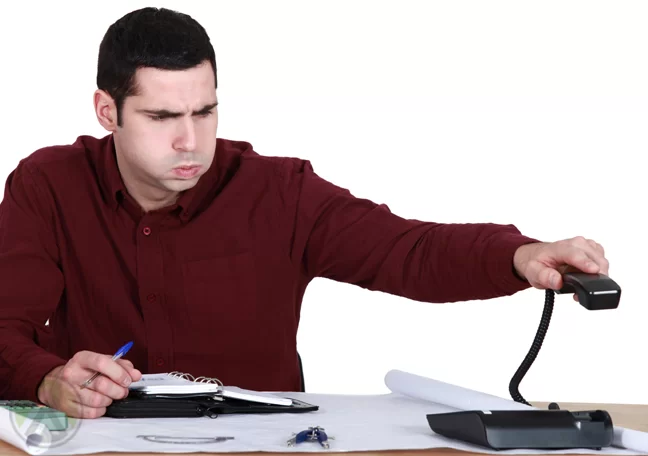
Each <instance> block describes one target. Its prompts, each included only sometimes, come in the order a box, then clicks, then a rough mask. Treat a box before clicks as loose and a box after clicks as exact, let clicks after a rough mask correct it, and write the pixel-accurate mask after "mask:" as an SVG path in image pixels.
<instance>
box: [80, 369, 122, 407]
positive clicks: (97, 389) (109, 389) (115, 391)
mask: <svg viewBox="0 0 648 456" xmlns="http://www.w3.org/2000/svg"><path fill="white" fill-rule="evenodd" d="M86 389H87V390H89V391H90V392H91V393H100V394H101V395H102V396H105V397H108V398H110V399H123V398H125V397H126V396H128V388H126V387H124V386H121V385H118V384H117V383H115V382H114V381H112V379H110V378H108V377H104V376H103V375H100V376H99V377H97V378H96V379H94V381H93V382H92V383H90V384H89V385H88V386H87V387H86V388H84V389H83V390H82V391H85V390H86ZM83 402H85V401H83Z"/></svg>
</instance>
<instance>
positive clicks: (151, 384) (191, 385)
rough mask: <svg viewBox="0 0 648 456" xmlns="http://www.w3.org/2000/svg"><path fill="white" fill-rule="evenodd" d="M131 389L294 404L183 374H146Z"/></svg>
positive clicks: (273, 396)
mask: <svg viewBox="0 0 648 456" xmlns="http://www.w3.org/2000/svg"><path fill="white" fill-rule="evenodd" d="M129 389H131V390H133V391H138V392H141V393H145V394H156V395H183V394H184V395H186V394H206V395H215V396H222V397H223V398H231V399H239V400H243V401H251V402H260V403H264V404H274V405H286V406H290V405H292V403H293V402H292V399H289V398H284V397H280V396H277V395H275V394H271V393H265V392H259V391H252V390H246V389H242V388H238V387H235V386H224V385H223V383H222V382H221V381H220V380H218V379H217V378H210V377H194V376H192V375H191V374H185V373H182V372H168V373H162V374H144V375H142V378H141V379H140V380H139V381H137V382H133V383H131V385H130V386H129Z"/></svg>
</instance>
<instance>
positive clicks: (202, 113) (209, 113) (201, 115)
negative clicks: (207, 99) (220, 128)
mask: <svg viewBox="0 0 648 456" xmlns="http://www.w3.org/2000/svg"><path fill="white" fill-rule="evenodd" d="M212 114H213V112H212V111H206V112H201V113H199V114H198V117H209V116H211V115H212Z"/></svg>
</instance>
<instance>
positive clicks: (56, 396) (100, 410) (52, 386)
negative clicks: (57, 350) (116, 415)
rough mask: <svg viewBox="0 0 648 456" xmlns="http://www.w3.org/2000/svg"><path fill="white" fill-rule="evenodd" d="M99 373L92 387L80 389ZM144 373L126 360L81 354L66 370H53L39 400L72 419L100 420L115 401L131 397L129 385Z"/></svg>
mask: <svg viewBox="0 0 648 456" xmlns="http://www.w3.org/2000/svg"><path fill="white" fill-rule="evenodd" d="M95 372H99V373H100V374H101V375H99V376H98V377H97V378H95V379H94V380H93V381H92V383H90V385H88V386H86V387H85V388H81V387H80V385H81V384H82V383H84V382H85V381H86V380H88V378H90V377H91V376H92V375H93V374H94V373H95ZM141 378H142V373H141V372H140V371H139V370H137V369H135V368H134V367H133V363H131V362H130V361H128V360H125V359H118V360H116V361H113V360H112V356H111V355H103V354H101V353H94V352H90V351H81V352H78V353H77V354H76V355H74V357H72V359H70V360H69V361H68V363H67V364H65V365H64V366H58V367H55V368H54V369H52V370H51V371H50V372H49V373H48V374H47V375H46V376H45V377H44V378H43V381H42V382H41V384H40V385H39V387H38V400H39V401H40V402H42V403H43V404H45V405H47V406H49V407H52V408H54V409H57V410H60V411H62V412H64V413H65V414H66V415H67V416H69V417H73V418H98V417H100V416H102V415H103V414H104V413H106V407H108V406H109V405H110V404H111V403H112V401H113V400H114V399H123V398H125V397H126V396H127V395H128V385H130V384H131V382H134V381H138V380H140V379H141Z"/></svg>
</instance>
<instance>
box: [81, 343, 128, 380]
mask: <svg viewBox="0 0 648 456" xmlns="http://www.w3.org/2000/svg"><path fill="white" fill-rule="evenodd" d="M132 346H133V342H128V343H127V344H125V345H124V346H123V347H122V348H120V349H119V350H117V353H115V354H114V355H113V357H112V360H113V361H116V360H118V359H119V358H121V357H122V356H124V355H125V354H126V353H128V350H130V349H131V347H132ZM99 374H100V373H99V372H95V373H94V375H93V376H92V377H90V378H89V379H87V380H86V381H85V382H83V383H82V384H81V385H79V386H80V387H81V389H83V388H85V387H86V386H88V385H89V384H90V383H92V382H93V380H94V379H95V378H97V377H99Z"/></svg>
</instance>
